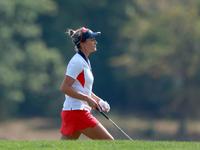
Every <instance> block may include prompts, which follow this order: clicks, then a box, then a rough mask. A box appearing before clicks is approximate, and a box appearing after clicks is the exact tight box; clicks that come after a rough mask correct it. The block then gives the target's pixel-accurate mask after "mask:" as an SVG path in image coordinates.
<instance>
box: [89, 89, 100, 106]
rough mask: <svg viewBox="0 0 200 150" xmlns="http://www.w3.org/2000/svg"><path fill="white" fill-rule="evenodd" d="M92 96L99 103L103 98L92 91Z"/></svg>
mask: <svg viewBox="0 0 200 150" xmlns="http://www.w3.org/2000/svg"><path fill="white" fill-rule="evenodd" d="M91 97H92V98H93V99H94V100H95V101H96V102H97V103H98V104H99V101H100V100H101V98H100V97H98V96H97V95H95V94H94V93H93V92H92V93H91Z"/></svg>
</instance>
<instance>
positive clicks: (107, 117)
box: [96, 107, 110, 120]
mask: <svg viewBox="0 0 200 150" xmlns="http://www.w3.org/2000/svg"><path fill="white" fill-rule="evenodd" d="M96 109H97V110H98V111H99V109H98V108H97V107H96ZM99 112H100V111H99ZM100 113H101V114H102V115H104V117H106V118H107V119H108V120H109V119H110V118H109V117H108V116H107V115H106V114H104V113H103V112H102V111H101V112H100Z"/></svg>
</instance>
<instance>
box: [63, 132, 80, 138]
mask: <svg viewBox="0 0 200 150" xmlns="http://www.w3.org/2000/svg"><path fill="white" fill-rule="evenodd" d="M80 135H81V133H80V132H79V131H74V134H73V135H65V134H61V137H60V139H61V140H77V139H78V138H79V137H80Z"/></svg>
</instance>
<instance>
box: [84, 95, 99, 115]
mask: <svg viewBox="0 0 200 150" xmlns="http://www.w3.org/2000/svg"><path fill="white" fill-rule="evenodd" d="M87 103H88V105H89V106H90V107H93V109H94V110H95V109H96V108H98V110H99V112H101V109H100V107H99V105H98V103H97V102H96V101H95V100H94V99H93V98H91V97H88V99H87Z"/></svg>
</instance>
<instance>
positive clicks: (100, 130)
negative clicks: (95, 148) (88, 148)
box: [79, 123, 114, 140]
mask: <svg viewBox="0 0 200 150" xmlns="http://www.w3.org/2000/svg"><path fill="white" fill-rule="evenodd" d="M79 132H81V133H83V134H84V135H85V136H87V137H89V138H91V139H96V140H97V139H98V140H114V138H113V137H112V135H111V134H110V133H109V132H108V131H107V130H106V129H105V128H104V127H103V126H102V124H101V123H99V124H98V125H96V126H95V127H94V128H91V127H88V128H86V129H84V130H80V131H79Z"/></svg>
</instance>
